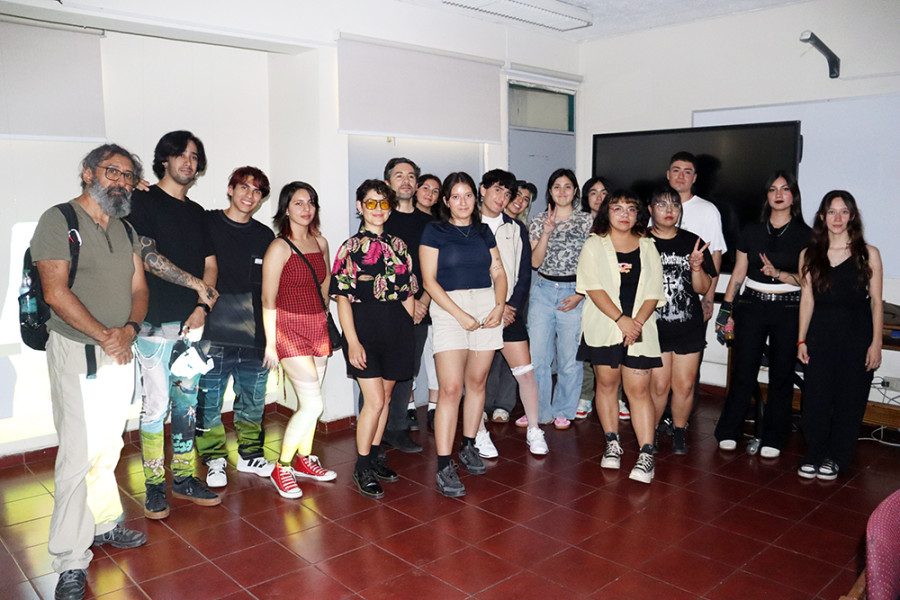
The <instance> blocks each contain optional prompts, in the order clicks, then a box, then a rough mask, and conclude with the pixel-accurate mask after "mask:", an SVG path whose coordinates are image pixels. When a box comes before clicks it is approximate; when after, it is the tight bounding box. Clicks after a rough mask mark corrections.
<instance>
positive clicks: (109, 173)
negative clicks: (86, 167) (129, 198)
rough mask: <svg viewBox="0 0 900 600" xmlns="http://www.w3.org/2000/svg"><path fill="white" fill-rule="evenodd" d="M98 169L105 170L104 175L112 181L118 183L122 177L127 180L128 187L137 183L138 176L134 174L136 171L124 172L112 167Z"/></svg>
mask: <svg viewBox="0 0 900 600" xmlns="http://www.w3.org/2000/svg"><path fill="white" fill-rule="evenodd" d="M97 168H98V169H103V170H104V175H105V176H106V178H107V179H109V180H110V181H118V180H119V179H121V178H122V177H124V178H125V183H126V184H128V185H132V186H133V185H134V184H135V183H137V175H135V174H134V171H122V170H121V169H119V168H117V167H113V166H112V165H110V166H106V167H97Z"/></svg>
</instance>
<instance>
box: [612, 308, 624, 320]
mask: <svg viewBox="0 0 900 600" xmlns="http://www.w3.org/2000/svg"><path fill="white" fill-rule="evenodd" d="M624 316H625V311H624V310H623V311H622V314H621V315H619V316H618V317H616V318H615V319H614V320H613V323H618V322H619V319H621V318H622V317H624Z"/></svg>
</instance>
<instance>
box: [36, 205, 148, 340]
mask: <svg viewBox="0 0 900 600" xmlns="http://www.w3.org/2000/svg"><path fill="white" fill-rule="evenodd" d="M70 204H72V205H73V206H74V207H75V215H76V216H77V217H78V234H79V235H80V236H81V249H80V251H79V253H78V269H77V271H76V272H75V281H74V282H73V283H72V293H73V294H75V296H77V297H78V299H79V300H80V301H81V303H82V304H83V305H84V307H85V308H86V309H87V310H88V312H89V313H91V316H92V317H94V318H95V319H97V321H99V322H100V323H103V325H104V326H105V327H122V326H123V325H125V322H126V321H127V320H128V317H129V316H130V315H131V306H132V300H131V282H132V279H133V278H134V255H135V254H137V255H139V256H140V252H141V248H140V244H139V243H138V241H137V235H136V234H135V233H134V232H132V236H131V237H132V238H133V239H132V240H129V239H128V232H127V231H126V229H125V225H124V224H123V223H122V221H120V220H119V219H113V218H110V219H109V222H108V223H107V225H106V229H104V228H103V227H101V226H100V225H98V224H96V223H95V222H94V220H93V219H92V218H91V217H90V216H89V215H88V214H87V213H86V212H85V211H84V209H83V208H81V205H80V204H78V203H77V202H75V201H74V200H73V201H71V202H70ZM67 232H68V225H66V218H65V217H64V216H63V214H62V212H60V210H59V209H58V208H56V207H53V208H51V209H49V210H47V211H46V212H45V213H44V214H43V215H41V218H40V220H39V221H38V224H37V228H36V229H35V230H34V237H32V238H31V257H32V260H34V261H35V262H37V261H41V260H64V261H66V262H69V260H70V258H71V255H70V254H69V236H68V235H67ZM47 329H49V330H50V331H55V332H56V333H58V334H60V335H62V336H63V337H66V338H69V339H71V340H75V341H77V342H80V343H82V344H93V343H95V340H93V339H91V338H90V337H89V336H87V335H85V334H84V333H82V332H80V331H78V330H77V329H75V328H74V327H72V326H71V325H69V324H68V323H66V322H65V321H63V320H62V319H61V318H60V317H59V316H58V315H57V314H56V312H54V311H51V314H50V320H49V321H48V322H47Z"/></svg>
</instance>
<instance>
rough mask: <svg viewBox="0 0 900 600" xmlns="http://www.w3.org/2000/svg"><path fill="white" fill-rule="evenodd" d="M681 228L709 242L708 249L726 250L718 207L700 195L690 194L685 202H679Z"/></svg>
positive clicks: (712, 250) (723, 251) (714, 250)
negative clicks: (689, 197)
mask: <svg viewBox="0 0 900 600" xmlns="http://www.w3.org/2000/svg"><path fill="white" fill-rule="evenodd" d="M681 228H682V229H687V230H688V231H690V232H691V233H693V234H695V235H698V236H700V238H701V239H702V240H703V241H704V242H709V251H710V252H711V253H712V252H716V251H721V252H722V253H723V254H724V253H725V251H726V250H728V246H727V245H725V236H724V235H722V215H720V214H719V209H718V208H716V205H715V204H713V203H712V202H710V201H709V200H704V199H703V198H701V197H700V196H692V197H691V199H690V200H688V201H687V202H683V203H682V204H681Z"/></svg>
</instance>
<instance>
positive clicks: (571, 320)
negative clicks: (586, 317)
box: [528, 275, 583, 423]
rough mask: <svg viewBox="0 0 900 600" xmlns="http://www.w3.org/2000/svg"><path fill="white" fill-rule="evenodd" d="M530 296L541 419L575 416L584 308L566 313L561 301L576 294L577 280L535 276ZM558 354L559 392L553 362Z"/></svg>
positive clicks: (529, 304) (532, 353)
mask: <svg viewBox="0 0 900 600" xmlns="http://www.w3.org/2000/svg"><path fill="white" fill-rule="evenodd" d="M531 282H532V283H531V296H530V297H529V299H528V337H529V338H530V341H531V361H532V363H534V377H535V379H536V380H537V386H538V421H539V422H541V423H546V422H548V421H552V420H553V419H555V418H557V417H564V418H566V419H570V420H571V419H574V418H575V408H576V407H577V406H578V397H579V394H580V393H581V378H582V372H581V362H579V361H578V360H576V359H575V355H576V354H577V353H578V344H579V342H580V339H581V307H582V306H583V302H582V303H581V304H579V305H578V306H576V307H575V308H574V309H572V310H570V311H568V312H563V311H561V310H557V308H559V305H560V304H561V303H562V301H563V300H564V299H566V298H568V297H569V296H571V295H572V294H574V293H575V282H574V281H572V282H557V281H549V280H547V279H544V278H543V277H541V276H539V275H536V276H535V277H534V278H533V279H532V280H531ZM554 356H555V357H556V363H557V372H556V391H555V393H554V392H553V379H552V374H551V372H550V365H551V363H552V362H553V358H554Z"/></svg>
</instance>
